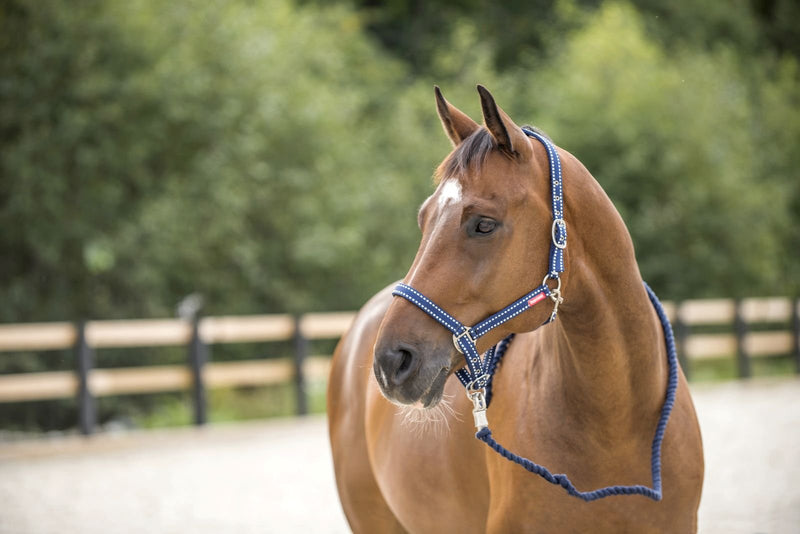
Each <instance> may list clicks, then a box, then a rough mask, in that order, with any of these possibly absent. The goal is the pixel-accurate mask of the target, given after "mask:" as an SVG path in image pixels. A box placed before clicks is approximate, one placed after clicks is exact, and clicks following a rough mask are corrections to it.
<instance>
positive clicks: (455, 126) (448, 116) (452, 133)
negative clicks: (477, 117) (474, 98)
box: [433, 86, 480, 147]
mask: <svg viewBox="0 0 800 534" xmlns="http://www.w3.org/2000/svg"><path fill="white" fill-rule="evenodd" d="M433 89H434V92H435V93H436V111H438V112H439V119H440V120H441V121H442V127H444V131H445V133H446V134H447V137H449V138H450V142H452V143H453V146H454V147H457V146H458V145H460V144H461V142H462V141H464V139H466V138H467V137H469V136H470V135H472V133H473V132H474V131H475V130H477V129H478V128H480V126H479V125H478V123H477V122H475V121H474V120H472V119H470V118H469V117H468V116H467V115H466V114H465V113H464V112H463V111H461V110H460V109H458V108H457V107H455V106H453V105H452V104H451V103H450V102H448V101H447V100H445V98H444V95H442V91H441V89H439V86H434V87H433Z"/></svg>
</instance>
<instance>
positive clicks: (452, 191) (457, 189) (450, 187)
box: [439, 178, 461, 208]
mask: <svg viewBox="0 0 800 534" xmlns="http://www.w3.org/2000/svg"><path fill="white" fill-rule="evenodd" d="M440 189H441V190H440V191H439V207H442V208H443V207H445V206H446V205H447V204H450V203H451V202H459V201H460V200H461V184H460V183H458V180H455V179H453V178H451V179H449V180H447V181H445V182H444V183H443V184H442V186H441V188H440Z"/></svg>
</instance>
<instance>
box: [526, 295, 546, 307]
mask: <svg viewBox="0 0 800 534" xmlns="http://www.w3.org/2000/svg"><path fill="white" fill-rule="evenodd" d="M546 296H547V295H545V294H544V293H539V294H538V295H536V296H535V297H533V298H532V299H530V300H529V301H528V307H529V308H530V307H532V306H533V305H535V304H538V303H540V302H541V301H543V300H544V298H545V297H546Z"/></svg>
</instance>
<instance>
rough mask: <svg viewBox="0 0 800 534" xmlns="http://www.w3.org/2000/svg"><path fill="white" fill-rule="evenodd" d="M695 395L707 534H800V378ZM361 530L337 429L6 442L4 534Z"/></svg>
mask: <svg viewBox="0 0 800 534" xmlns="http://www.w3.org/2000/svg"><path fill="white" fill-rule="evenodd" d="M692 389H693V393H694V398H695V404H696V406H697V411H698V413H699V416H700V424H701V426H702V429H703V438H704V441H705V453H706V483H705V489H704V496H703V503H702V505H701V508H700V527H701V528H700V532H701V533H707V534H716V533H719V534H723V533H724V534H736V533H747V534H792V533H800V488H799V487H798V484H800V454H798V452H799V451H800V379H781V380H755V381H751V382H731V383H726V384H721V385H709V384H694V385H693V386H692ZM668 431H669V430H668ZM348 531H349V530H348V528H347V523H346V521H345V519H344V516H343V514H342V512H341V510H340V508H339V502H338V499H337V496H336V489H335V485H334V480H333V471H332V467H331V461H330V453H329V452H328V443H327V432H326V427H325V420H324V418H320V417H310V418H306V419H299V420H298V419H292V420H282V421H272V422H260V423H256V424H237V425H216V426H212V427H208V428H203V429H193V428H189V429H186V428H185V429H175V430H168V431H149V432H136V433H127V434H120V435H101V436H95V437H93V438H92V439H88V440H87V439H83V438H78V437H72V438H61V439H57V440H47V441H36V442H26V443H11V444H9V443H5V444H2V443H0V533H3V534H29V533H31V534H32V533H35V534H49V533H55V532H58V533H65V534H95V533H96V534H100V533H102V534H107V533H116V534H126V533H145V532H146V533H148V534H160V533H190V532H191V533H193V534H203V533H209V534H210V533H214V534H219V533H237V534H239V533H249V532H259V533H263V532H276V533H294V532H298V533H338V532H348Z"/></svg>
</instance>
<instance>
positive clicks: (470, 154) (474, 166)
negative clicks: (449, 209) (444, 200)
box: [433, 126, 550, 185]
mask: <svg viewBox="0 0 800 534" xmlns="http://www.w3.org/2000/svg"><path fill="white" fill-rule="evenodd" d="M524 128H527V129H529V130H533V131H534V132H536V133H538V134H541V135H542V136H544V137H546V138H547V139H548V140H550V137H549V136H548V135H547V134H546V133H544V132H543V131H542V130H540V129H539V128H536V127H534V126H524ZM494 150H497V141H495V139H494V137H492V134H491V133H489V130H487V129H486V128H485V127H480V128H478V129H477V130H475V131H474V132H473V133H472V135H470V136H469V137H467V138H466V139H464V141H463V142H462V143H461V144H460V145H458V146H457V147H456V148H455V150H453V151H452V152H451V153H450V155H449V156H447V158H445V160H444V161H443V162H442V163H441V164H440V165H439V167H438V168H437V169H436V172H435V173H434V175H433V181H434V183H435V184H436V185H438V184H439V183H440V182H441V181H442V180H447V179H448V178H455V177H458V176H461V175H463V174H465V173H466V172H468V171H469V170H474V171H479V170H480V168H481V165H483V162H484V161H486V158H487V157H488V156H489V154H490V153H491V152H492V151H494Z"/></svg>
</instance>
